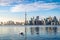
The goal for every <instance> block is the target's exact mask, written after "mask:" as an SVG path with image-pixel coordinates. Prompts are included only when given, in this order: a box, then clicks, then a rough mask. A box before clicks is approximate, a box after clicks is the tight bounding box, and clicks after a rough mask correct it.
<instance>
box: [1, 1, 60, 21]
mask: <svg viewBox="0 0 60 40" xmlns="http://www.w3.org/2000/svg"><path fill="white" fill-rule="evenodd" d="M25 12H26V13H27V19H30V18H31V17H33V16H34V17H36V16H39V17H40V18H44V17H49V16H52V17H53V16H56V17H57V18H60V0H0V21H8V20H13V21H19V22H24V17H25V16H24V14H25Z"/></svg>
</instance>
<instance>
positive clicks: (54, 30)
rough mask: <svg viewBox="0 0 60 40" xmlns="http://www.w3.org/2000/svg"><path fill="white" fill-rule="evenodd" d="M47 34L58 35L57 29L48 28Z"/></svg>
mask: <svg viewBox="0 0 60 40" xmlns="http://www.w3.org/2000/svg"><path fill="white" fill-rule="evenodd" d="M46 33H47V34H52V33H54V34H55V35H56V33H57V27H46Z"/></svg>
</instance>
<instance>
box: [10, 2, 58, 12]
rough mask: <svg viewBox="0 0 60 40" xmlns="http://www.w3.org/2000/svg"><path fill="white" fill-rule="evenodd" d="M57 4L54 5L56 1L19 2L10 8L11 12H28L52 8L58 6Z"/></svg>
mask: <svg viewBox="0 0 60 40" xmlns="http://www.w3.org/2000/svg"><path fill="white" fill-rule="evenodd" d="M58 7H59V5H56V3H45V2H40V1H38V2H34V3H30V4H19V5H15V6H14V7H12V8H11V10H10V11H11V12H25V11H27V12H30V11H36V10H51V9H54V8H58Z"/></svg>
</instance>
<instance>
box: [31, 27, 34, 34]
mask: <svg viewBox="0 0 60 40" xmlns="http://www.w3.org/2000/svg"><path fill="white" fill-rule="evenodd" d="M30 29H31V35H33V34H34V27H31V28H30Z"/></svg>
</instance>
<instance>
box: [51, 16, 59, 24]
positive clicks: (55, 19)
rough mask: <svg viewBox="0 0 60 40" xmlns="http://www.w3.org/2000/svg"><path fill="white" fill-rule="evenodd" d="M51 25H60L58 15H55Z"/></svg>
mask: <svg viewBox="0 0 60 40" xmlns="http://www.w3.org/2000/svg"><path fill="white" fill-rule="evenodd" d="M51 25H58V19H57V18H56V16H54V17H53V20H52V23H51Z"/></svg>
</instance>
